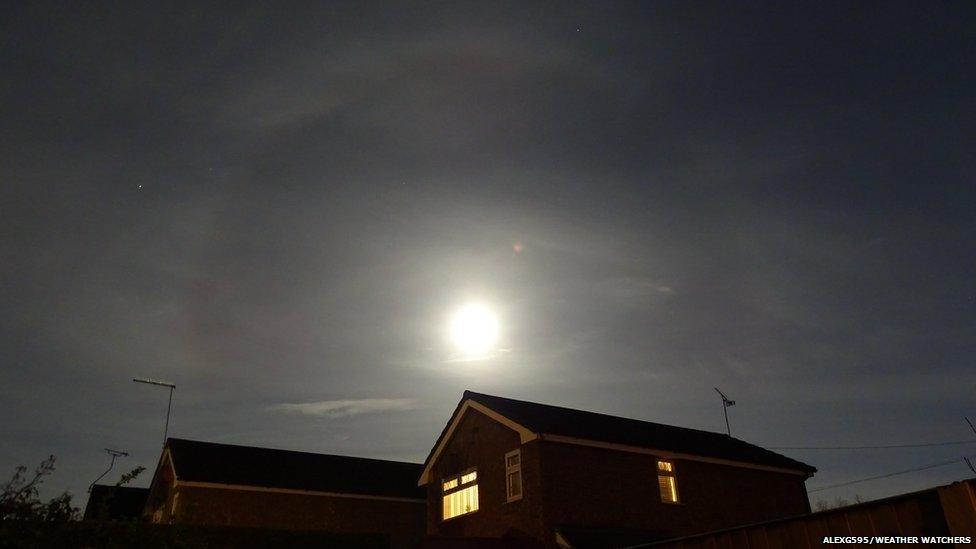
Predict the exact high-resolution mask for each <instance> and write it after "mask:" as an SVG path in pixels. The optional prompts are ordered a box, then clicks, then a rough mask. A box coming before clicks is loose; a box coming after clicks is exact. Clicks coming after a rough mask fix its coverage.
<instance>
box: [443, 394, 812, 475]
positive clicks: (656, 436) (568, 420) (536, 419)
mask: <svg viewBox="0 0 976 549" xmlns="http://www.w3.org/2000/svg"><path fill="white" fill-rule="evenodd" d="M469 398H470V399H471V400H474V401H475V402H479V403H481V404H483V405H485V406H487V407H488V408H491V409H492V410H494V411H496V412H498V413H499V414H501V415H503V416H505V417H507V418H508V419H511V420H512V421H514V422H516V423H518V424H520V425H522V426H524V427H526V428H528V429H530V430H531V431H533V432H536V433H542V434H550V435H561V436H566V437H573V438H581V439H586V440H593V441H598V442H608V443H613V444H625V445H627V446H638V447H641V448H651V449H655V450H665V451H669V452H675V453H681V454H691V455H696V456H702V457H711V458H718V459H727V460H732V461H740V462H745V463H751V464H755V465H767V466H770V467H781V468H784V469H795V470H799V471H804V472H808V473H813V472H815V471H816V470H817V469H816V468H815V467H812V466H810V465H807V464H806V463H802V462H799V461H796V460H795V459H791V458H788V457H786V456H784V455H781V454H777V453H776V452H771V451H769V450H766V449H765V448H760V447H759V446H756V445H753V444H749V443H748V442H745V441H742V440H739V439H737V438H733V437H730V436H728V435H724V434H721V433H712V432H709V431H699V430H697V429H688V428H685V427H674V426H672V425H664V424H661V423H652V422H650V421H640V420H637V419H629V418H625V417H617V416H610V415H606V414H598V413H595V412H584V411H582V410H573V409H571V408H562V407H559V406H550V405H547V404H536V403H534V402H525V401H522V400H513V399H510V398H503V397H498V396H492V395H485V394H481V393H475V392H473V391H465V392H464V396H463V397H462V398H461V402H464V400H466V399H469Z"/></svg>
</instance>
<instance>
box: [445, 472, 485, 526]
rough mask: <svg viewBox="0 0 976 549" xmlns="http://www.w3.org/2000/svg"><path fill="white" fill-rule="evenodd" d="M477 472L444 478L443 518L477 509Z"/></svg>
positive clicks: (457, 515)
mask: <svg viewBox="0 0 976 549" xmlns="http://www.w3.org/2000/svg"><path fill="white" fill-rule="evenodd" d="M477 480H478V472H477V471H469V472H467V473H463V474H460V475H455V476H453V477H449V478H446V479H444V483H443V487H444V520H447V519H450V518H454V517H459V516H461V515H465V514H467V513H473V512H475V511H477V510H478V483H477Z"/></svg>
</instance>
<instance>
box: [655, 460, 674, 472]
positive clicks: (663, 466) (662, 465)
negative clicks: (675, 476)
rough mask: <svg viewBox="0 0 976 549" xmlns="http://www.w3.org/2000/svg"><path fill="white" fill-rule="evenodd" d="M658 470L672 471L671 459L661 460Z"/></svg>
mask: <svg viewBox="0 0 976 549" xmlns="http://www.w3.org/2000/svg"><path fill="white" fill-rule="evenodd" d="M657 470H658V471H668V472H670V471H672V468H671V462H670V461H659V462H657Z"/></svg>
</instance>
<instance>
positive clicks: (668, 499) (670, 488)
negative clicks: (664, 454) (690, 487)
mask: <svg viewBox="0 0 976 549" xmlns="http://www.w3.org/2000/svg"><path fill="white" fill-rule="evenodd" d="M657 486H658V488H659V489H660V490H661V501H663V502H664V503H678V482H677V480H676V479H675V476H674V464H673V463H671V462H670V461H658V462H657Z"/></svg>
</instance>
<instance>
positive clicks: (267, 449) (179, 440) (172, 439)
mask: <svg viewBox="0 0 976 549" xmlns="http://www.w3.org/2000/svg"><path fill="white" fill-rule="evenodd" d="M170 442H177V443H190V444H197V445H202V446H220V447H225V448H243V449H247V450H260V451H265V452H281V453H288V454H304V455H308V456H315V457H331V458H340V459H349V460H359V461H372V462H379V463H397V464H403V465H414V466H422V465H423V464H422V463H414V462H412V461H399V460H392V459H380V458H372V457H363V456H347V455H343V454H324V453H321V452H308V451H305V450H287V449H284V448H270V447H267V446H248V445H246V444H228V443H225V442H210V441H205V440H193V439H187V438H176V437H169V438H167V439H166V446H167V447H168V446H169V444H170Z"/></svg>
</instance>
